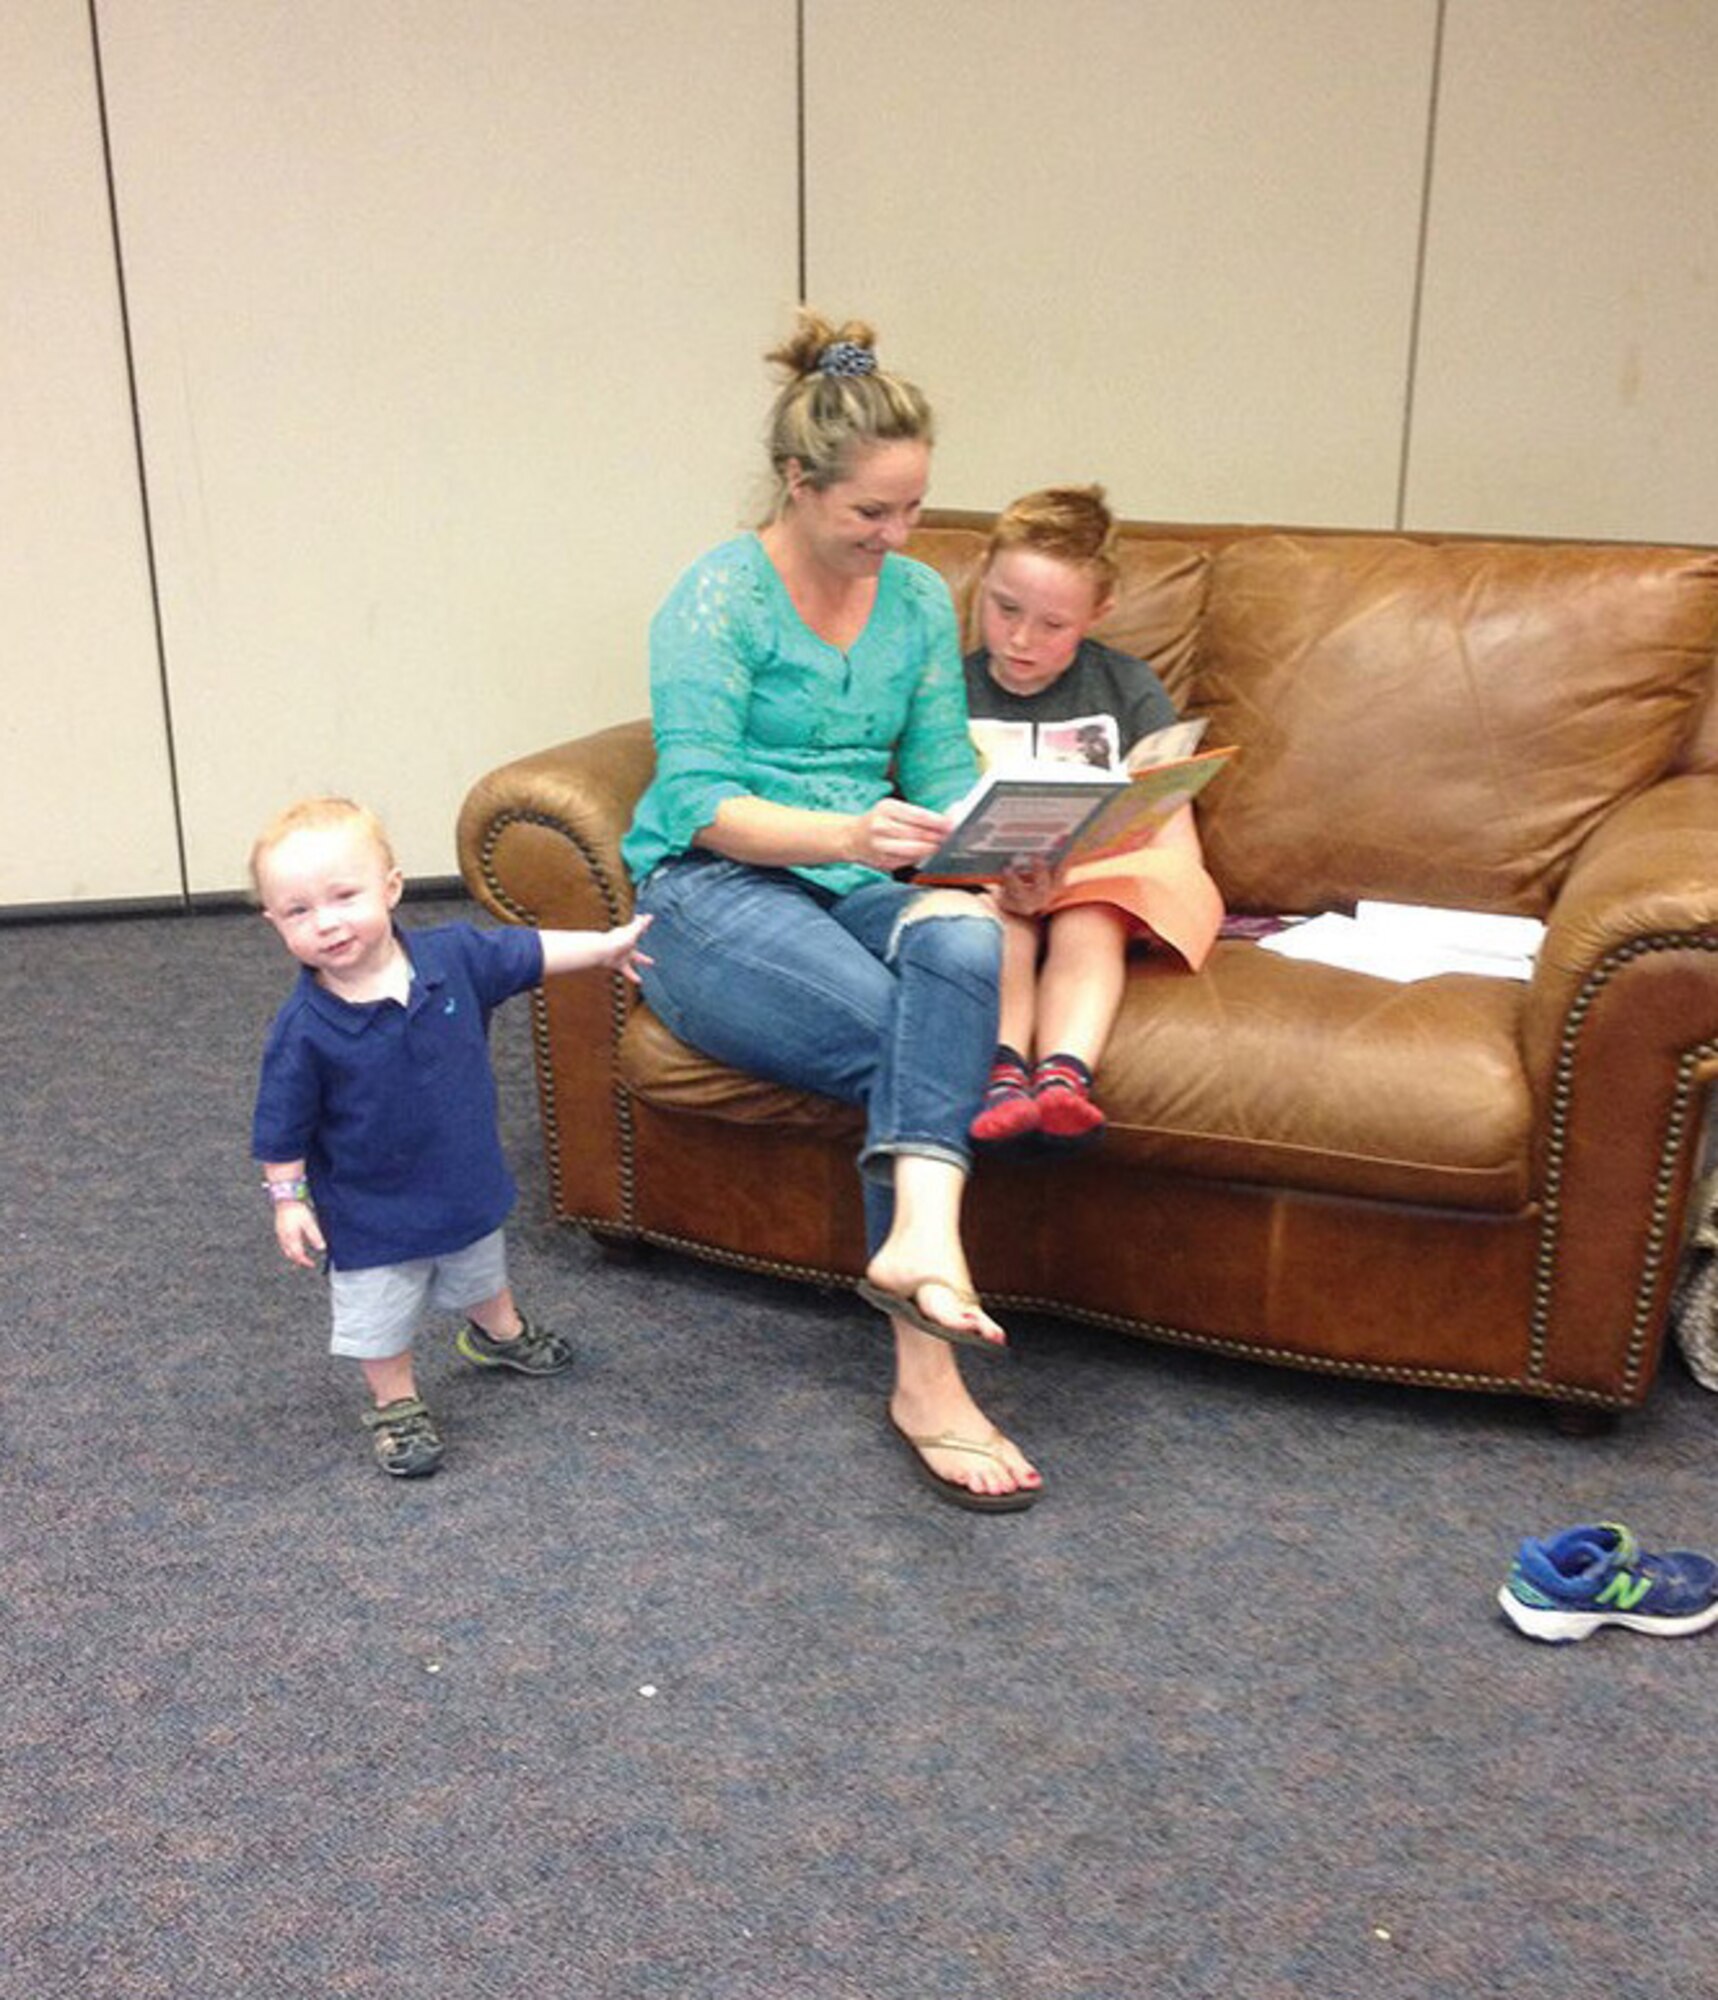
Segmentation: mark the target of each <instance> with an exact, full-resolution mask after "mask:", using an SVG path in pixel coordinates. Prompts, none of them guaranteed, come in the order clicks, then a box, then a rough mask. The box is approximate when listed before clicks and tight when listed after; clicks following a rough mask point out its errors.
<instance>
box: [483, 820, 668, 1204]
mask: <svg viewBox="0 0 1718 2000" xmlns="http://www.w3.org/2000/svg"><path fill="white" fill-rule="evenodd" d="M510 826H540V827H544V828H546V829H547V830H548V831H549V832H550V833H558V834H559V835H560V836H561V838H562V839H563V840H565V841H566V843H567V845H568V846H569V847H571V848H572V849H573V850H574V852H575V853H576V854H577V855H578V856H579V858H580V859H581V860H582V861H583V862H584V864H585V866H586V867H587V868H588V869H589V870H590V873H591V877H592V879H593V880H594V881H595V883H596V885H597V887H598V888H599V889H600V890H601V891H602V899H603V907H604V909H605V910H606V911H607V913H608V918H609V923H610V925H611V926H612V925H614V924H619V923H622V922H624V921H625V910H624V906H623V904H622V902H621V899H620V897H619V896H618V895H617V894H616V893H615V885H614V881H613V878H612V877H611V876H610V874H609V872H608V870H607V869H606V868H605V867H604V866H603V864H602V862H601V860H600V859H599V858H598V857H597V856H596V854H594V853H593V852H592V851H591V849H590V847H589V846H588V845H587V844H586V843H585V841H583V840H582V839H581V838H580V837H579V835H578V834H577V833H575V832H574V831H573V829H572V828H571V827H570V826H568V824H567V823H566V821H565V820H563V819H557V818H556V817H555V816H554V815H553V814H552V813H541V812H526V811H523V810H519V809H509V810H508V811H506V812H503V813H500V814H498V815H497V816H496V818H495V819H493V820H492V821H491V822H490V823H489V825H488V826H487V828H485V830H484V835H483V844H482V846H481V847H480V848H479V850H478V865H479V869H480V871H481V874H482V877H483V886H484V887H485V889H487V890H488V892H489V894H490V896H491V898H492V899H493V901H494V903H495V905H496V907H497V908H498V909H502V910H505V911H506V912H507V914H508V916H510V917H512V918H513V919H514V920H515V921H516V922H518V923H522V924H533V925H535V924H538V923H539V921H540V920H539V918H538V917H537V914H536V912H535V911H533V910H527V909H525V908H524V907H523V906H522V905H520V904H519V903H516V902H515V901H514V900H513V898H512V897H511V896H509V895H508V893H507V892H506V890H505V889H503V888H502V886H501V884H500V882H499V881H498V880H497V878H496V874H495V865H494V864H495V849H496V846H497V844H498V843H499V841H500V838H501V836H502V834H503V833H504V832H506V830H507V829H508V827H510ZM626 1017H627V999H626V989H625V985H624V982H623V981H622V979H621V977H620V975H619V974H618V973H611V974H610V976H609V1022H610V1028H611V1032H612V1034H613V1036H614V1046H615V1049H616V1051H617V1053H618V1051H619V1048H620V1038H621V1035H622V1033H623V1032H624V1030H625V1028H626ZM531 1037H532V1042H533V1045H534V1047H535V1049H536V1056H537V1081H538V1092H537V1095H538V1101H539V1103H540V1104H541V1105H542V1110H543V1143H544V1151H545V1155H546V1157H547V1159H548V1163H549V1176H550V1196H551V1199H552V1203H553V1207H554V1211H555V1213H556V1214H557V1215H561V1214H564V1212H565V1209H566V1188H565V1187H564V1186H563V1184H562V1181H561V1169H560V1159H561V1143H560V1142H561V1120H560V1108H559V1105H558V1104H557V1102H556V1099H555V1072H554V1068H553V1066H552V1065H551V1063H550V1061H549V1019H548V1008H547V1005H546V1004H545V1002H544V999H543V994H542V989H541V988H540V987H539V988H538V989H537V991H535V992H534V993H533V994H532V995H531ZM609 1094H610V1095H611V1097H612V1098H613V1099H614V1112H615V1126H616V1129H617V1130H618V1132H619V1133H620V1223H621V1226H623V1227H625V1228H628V1229H631V1230H632V1231H634V1233H636V1231H637V1228H638V1194H637V1188H638V1176H637V1164H636V1148H635V1143H634V1138H633V1125H632V1100H631V1098H630V1097H628V1095H627V1093H626V1091H625V1089H624V1088H623V1087H622V1084H621V1081H620V1075H619V1070H618V1066H617V1068H616V1070H615V1074H614V1081H613V1083H612V1084H611V1086H610V1093H609ZM568 1219H569V1220H576V1221H580V1222H583V1221H585V1218H584V1217H582V1216H581V1217H569V1218H568ZM590 1220H591V1225H592V1226H594V1227H605V1226H606V1227H608V1228H610V1229H612V1228H614V1227H615V1226H616V1225H615V1223H614V1221H613V1220H612V1219H609V1220H606V1221H604V1220H601V1219H599V1218H594V1217H593V1218H591V1219H590Z"/></svg>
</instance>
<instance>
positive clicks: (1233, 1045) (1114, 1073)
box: [621, 942, 1533, 1214]
mask: <svg viewBox="0 0 1718 2000" xmlns="http://www.w3.org/2000/svg"><path fill="white" fill-rule="evenodd" d="M1522 994H1523V988H1522V987H1521V986H1520V985H1518V984H1516V983H1515V982H1513V981H1508V980H1495V979H1481V978H1474V977H1471V976H1465V975H1456V976H1449V977H1445V978H1441V979H1433V980H1425V981H1420V982H1417V983H1416V984H1414V985H1411V986H1397V985H1394V984H1392V983H1390V982H1389V981H1386V980H1381V979H1369V978H1365V977H1363V976H1362V975H1361V974H1359V973H1352V972H1343V971H1339V970H1336V969H1335V968H1332V967H1329V966H1322V965H1302V964H1299V963H1296V962H1295V961H1293V960H1290V959H1285V958H1279V957H1277V956H1276V955H1275V954H1273V953H1270V952H1263V951H1260V950H1259V949H1258V947H1257V946H1256V945H1252V944H1242V943H1237V942H1227V943H1222V944H1219V945H1218V946H1217V948H1216V950H1215V951H1214V952H1213V953H1212V955H1211V957H1210V958H1209V959H1208V960H1207V961H1206V965H1205V968H1204V970H1203V971H1202V972H1200V973H1198V974H1197V975H1194V974H1191V973H1188V972H1186V971H1184V970H1180V969H1178V968H1177V967H1175V966H1173V965H1172V964H1171V963H1170V962H1169V961H1168V960H1167V959H1165V958H1163V957H1162V956H1161V955H1154V956H1152V957H1150V958H1148V959H1144V960H1141V961H1139V962H1138V963H1137V964H1136V965H1135V968H1134V976H1133V977H1132V978H1131V979H1130V980H1129V982H1128V991H1127V995H1126V998H1125V1000H1124V1003H1123V1007H1122V1012H1121V1016H1120V1019H1119V1020H1118V1021H1117V1023H1116V1028H1115V1032H1114V1033H1113V1034H1112V1036H1111V1038H1110V1043H1109V1047H1108V1048H1107V1050H1106V1051H1105V1053H1104V1058H1103V1061H1102V1063H1101V1064H1100V1065H1099V1069H1098V1079H1097V1081H1098V1095H1099V1097H1100V1099H1101V1100H1102V1102H1103V1105H1104V1108H1105V1110H1106V1111H1107V1112H1108V1113H1109V1119H1110V1125H1109V1131H1108V1133H1107V1135H1106V1137H1105V1139H1104V1141H1103V1157H1104V1158H1106V1159H1112V1160H1114V1161H1115V1162H1116V1163H1117V1164H1118V1165H1121V1164H1124V1163H1126V1164H1129V1165H1140V1166H1146V1167H1155V1168H1162V1169H1169V1170H1173V1171H1177V1172H1181V1173H1186V1174H1192V1175H1195V1176H1199V1177H1202V1178H1205V1179H1210V1180H1232V1181H1252V1182H1262V1183H1266V1184H1270V1185H1275V1186H1281V1187H1288V1188H1295V1189H1300V1190H1304V1191H1307V1192H1313V1193H1327V1194H1342V1195H1358V1196H1364V1197H1371V1198H1375V1199H1377V1200H1382V1201H1410V1202H1423V1203H1429V1204H1434V1205H1443V1206H1448V1207H1454V1208H1465V1209H1478V1210H1483V1211H1487V1212H1496V1213H1505V1214H1509V1213H1514V1212H1516V1211H1518V1210H1519V1209H1520V1207H1521V1206H1522V1204H1523V1203H1524V1202H1525V1201H1526V1200H1527V1199H1528V1197H1529V1192H1530V1186H1531V1181H1532V1173H1533V1164H1532V1157H1531V1127H1532V1105H1531V1097H1530V1092H1529V1090H1528V1086H1527V1082H1526V1079H1525V1076H1524V1074H1523V1071H1522V1065H1521V1058H1520V1054H1519V1020H1520V1012H1521V1005H1522ZM621 1073H622V1076H623V1078H624V1080H625V1083H626V1085H627V1087H628V1088H629V1089H631V1090H633V1091H636V1092H637V1093H638V1095H639V1096H641V1097H643V1098H644V1099H646V1100H647V1101H648V1102H649V1103H651V1104H652V1105H655V1106H657V1107H658V1108H660V1109H663V1110H668V1111H676V1112H683V1113H686V1114H688V1115H690V1116H694V1117H700V1118H711V1119H717V1120H722V1121H726V1122H730V1123H734V1124H744V1125H756V1124H768V1125H777V1126H783V1127H787V1128H793V1129H799V1130H804V1129H806V1128H808V1127H810V1128H813V1129H819V1130H821V1131H822V1132H824V1133H825V1134H826V1135H827V1136H828V1137H829V1138H830V1139H832V1140H839V1141H840V1142H841V1143H842V1144H844V1145H850V1146H852V1147H854V1148H855V1149H857V1147H858V1144H859V1139H860V1133H861V1119H860V1117H859V1114H858V1112H857V1111H855V1110H854V1109H853V1108H852V1107H851V1106H848V1105H842V1104H836V1103H833V1102H832V1101H831V1100H830V1099H828V1098H823V1097H817V1096H814V1095H813V1094H812V1093H810V1092H808V1091H798V1090H789V1089H787V1088H785V1087H784V1086H782V1085H780V1084H773V1083H764V1082H760V1081H758V1080H757V1079H756V1078H753V1077H748V1076H745V1075H742V1074H741V1073H740V1072H739V1071H737V1070H732V1069H728V1068H726V1067H724V1066H723V1065H722V1064H720V1063H715V1062H711V1061H710V1060H709V1059H708V1058H707V1057H705V1056H701V1055H699V1054H698V1053H697V1052H696V1051H695V1050H692V1049H689V1048H687V1046H686V1045H685V1044H684V1043H683V1042H680V1041H678V1040H676V1039H675V1037H674V1036H673V1035H671V1034H670V1033H669V1032H668V1030H667V1029H666V1028H664V1027H663V1026H662V1024H661V1023H660V1022H659V1021H657V1020H656V1018H655V1017H654V1016H653V1015H652V1014H651V1013H650V1011H649V1009H648V1008H646V1007H642V1006H640V1007H636V1008H634V1009H633V1012H632V1017H631V1020H630V1021H629V1023H628V1025H627V1029H626V1033H625V1035H624V1037H623V1039H622V1043H621ZM981 1171H982V1169H981Z"/></svg>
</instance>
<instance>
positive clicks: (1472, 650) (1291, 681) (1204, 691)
mask: <svg viewBox="0 0 1718 2000" xmlns="http://www.w3.org/2000/svg"><path fill="white" fill-rule="evenodd" d="M1715 646H1718V556H1715V555H1713V554H1711V553H1710V552H1701V551H1691V550H1675V549H1663V550H1659V549H1646V548H1614V549H1613V548H1605V547H1591V546H1589V547H1580V548H1577V547H1572V546H1568V545H1558V544H1531V543H1521V544H1516V543H1486V542H1471V543H1462V542H1453V543H1441V544H1426V543H1417V542H1412V541H1406V540H1402V539H1397V538H1377V539H1371V538H1365V537H1357V536H1322V537H1320V536H1296V535H1268V536H1261V537H1259V538H1257V539H1253V540H1247V541H1242V542H1237V543H1234V544H1231V545H1230V546H1229V547H1227V548H1225V549H1223V550H1222V551H1221V552H1220V553H1219V554H1218V555H1217V557H1216V558H1215V560H1214V562H1213V564H1212V572H1211V583H1210V591H1209V599H1208V604H1207V610H1206V617H1205V624H1204V629H1203V633H1202V637H1201V644H1200V651H1199V657H1198V661H1197V665H1196V671H1195V682H1194V701H1193V705H1194V707H1195V708H1196V709H1197V710H1198V711H1199V712H1201V713H1205V714H1208V715H1209V716H1210V717H1211V722H1212V727H1211V740H1212V741H1213V742H1217V743H1230V742H1233V743H1238V744H1240V745H1241V746H1242V755H1241V756H1240V757H1239V758H1238V759H1237V760H1236V762H1235V764H1234V765H1233V766H1231V768H1230V769H1229V770H1228V771H1227V772H1225V773H1224V775H1223V777H1222V779H1221V780H1220V781H1219V783H1218V784H1216V785H1214V786H1213V787H1212V788H1211V791H1210V792H1209V793H1207V795H1206V799H1205V800H1202V801H1201V805H1200V827H1201V831H1202V833H1203V835H1204V838H1205V845H1206V853H1207V858H1208V859H1209V861H1210V863H1211V867H1212V872H1213V873H1214V874H1215V875H1216V877H1217V880H1218V881H1219V883H1220V884H1221V885H1222V887H1223V889H1224V892H1225V894H1226V895H1227V897H1228V899H1229V901H1230V903H1231V905H1232V906H1233V907H1236V908H1242V909H1256V910H1257V909H1262V910H1315V909H1324V908H1328V907H1331V906H1333V905H1338V904H1345V903H1349V902H1352V901H1353V900H1355V899H1356V898H1358V897H1360V896H1382V897H1390V898H1395V899H1398V900H1402V901H1409V902H1433V903H1445V904H1453V905H1457V906H1461V907H1467V908H1475V909H1492V910H1516V911H1522V912H1525V913H1527V914H1530V915H1543V914H1544V913H1545V912H1546V910H1547V909H1548V907H1549V904H1550V901H1551V898H1552V897H1553V895H1554V894H1555V891H1556V888H1557V885H1558V884H1559V883H1560V882H1561V880H1562V878H1563V875H1564V873H1565V872H1566V870H1567V868H1568V866H1569V862H1570V860H1571V858H1572V856H1573V855H1574V853H1575V851H1576V849H1577V848H1578V847H1579V846H1580V844H1581V842H1582V841H1583V839H1584V838H1585V837H1586V835H1587V834H1588V833H1589V832H1590V831H1591V829H1592V828H1593V826H1594V825H1595V824H1596V823H1597V822H1598V821H1599V820H1600V819H1602V818H1603V817H1604V815H1605V814H1606V813H1607V812H1609V811H1610V810H1611V809H1612V807H1614V806H1615V805H1617V804H1618V803H1619V802H1620V801H1621V800H1623V799H1625V798H1627V797H1629V796H1630V795H1631V794H1633V793H1634V792H1636V791H1639V790H1640V789H1641V788H1643V787H1644V786H1645V785H1647V784H1649V783H1651V782H1652V781H1653V780H1654V779H1656V778H1657V777H1659V776H1660V775H1661V774H1662V773H1664V772H1665V771H1666V770H1667V769H1668V768H1670V766H1671V765H1672V764H1673V763H1674V761H1675V759H1676V757H1677V755H1678V753H1679V751H1681V749H1682V748H1683V746H1684V744H1685V742H1686V740H1687V738H1688V737H1689V735H1690V733H1691V731H1692V729H1693V726H1694V723H1695V720H1696V715H1697V709H1698V704H1699V700H1700V696H1701V693H1702V691H1703V689H1704V687H1705V685H1706V683H1707V681H1708V679H1709V678H1710V675H1711V672H1712V662H1713V652H1714V647H1715Z"/></svg>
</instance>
